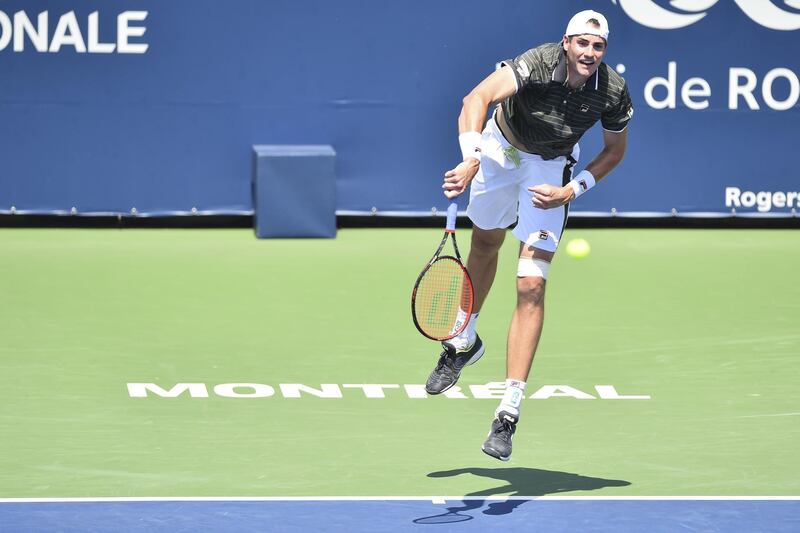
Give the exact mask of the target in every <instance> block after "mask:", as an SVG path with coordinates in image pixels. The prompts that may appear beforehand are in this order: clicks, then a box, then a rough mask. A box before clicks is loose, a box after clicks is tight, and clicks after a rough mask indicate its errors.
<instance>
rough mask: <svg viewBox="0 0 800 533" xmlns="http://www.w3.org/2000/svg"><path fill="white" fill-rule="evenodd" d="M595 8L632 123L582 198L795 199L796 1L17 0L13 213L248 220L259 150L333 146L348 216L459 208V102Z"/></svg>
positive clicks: (6, 140) (10, 174) (592, 150)
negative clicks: (607, 30) (448, 184)
mask: <svg viewBox="0 0 800 533" xmlns="http://www.w3.org/2000/svg"><path fill="white" fill-rule="evenodd" d="M585 8H592V9H597V10H599V11H601V12H603V13H604V14H605V15H606V16H607V18H608V20H609V24H610V27H611V36H610V46H609V48H608V53H607V57H606V62H607V63H608V64H609V65H611V66H612V67H614V68H617V69H618V70H619V71H624V73H623V76H624V77H625V78H626V79H627V80H628V83H629V85H630V88H631V93H632V97H633V100H634V106H635V115H634V118H633V121H632V122H631V125H630V130H629V149H628V155H627V157H626V159H625V161H624V162H623V163H622V164H621V166H620V167H618V169H617V170H616V171H615V172H614V173H613V174H612V175H611V176H609V177H608V179H607V180H606V181H604V182H603V183H602V184H601V186H600V187H598V188H596V189H594V190H593V191H592V192H591V193H590V194H587V195H585V196H583V197H582V198H581V199H580V200H578V201H577V202H576V205H575V206H574V210H575V211H578V212H584V213H587V212H600V213H610V212H611V210H612V209H616V210H617V211H618V212H620V213H642V212H644V213H647V212H650V213H670V212H672V210H673V209H675V210H677V211H678V212H679V213H689V212H691V213H702V212H714V213H722V212H730V210H731V209H732V208H735V209H736V210H737V211H739V212H740V213H741V212H752V213H769V214H778V215H780V214H783V215H788V214H790V213H791V212H792V209H793V208H798V211H800V198H799V197H798V196H800V195H799V194H798V192H800V179H798V174H799V173H798V170H797V163H796V160H795V156H796V154H797V149H798V141H799V140H800V128H798V126H800V105H798V98H799V97H800V82H798V74H800V56H799V55H798V54H797V49H798V39H800V0H785V1H781V0H672V1H667V0H583V1H571V0H568V1H565V0H553V1H533V0H528V1H519V0H498V1H493V2H485V1H482V0H459V1H446V0H440V1H435V2H416V1H411V2H389V1H381V2H368V1H358V0H341V1H337V2H328V1H316V0H312V1H300V0H291V1H290V0H230V1H226V2H222V1H209V0H191V1H189V0H170V1H168V2H167V1H163V0H162V1H149V0H115V1H113V2H108V1H99V0H97V1H96V0H82V1H80V2H78V1H75V0H72V1H66V0H47V1H44V0H26V1H10V0H0V76H2V82H0V138H2V143H0V161H2V166H0V211H3V212H8V211H9V210H10V209H11V206H14V207H15V208H16V210H17V212H26V211H27V212H61V211H69V210H70V209H71V208H72V207H75V208H76V209H77V210H78V212H80V213H90V212H122V213H128V212H130V210H131V208H134V207H135V208H136V209H137V210H138V212H140V213H165V212H189V211H190V210H191V209H192V208H193V207H195V208H197V209H198V210H199V211H201V212H217V213H244V212H250V211H251V210H252V199H251V193H250V176H251V161H252V160H251V147H252V145H254V144H330V145H332V146H333V147H334V148H335V150H336V152H337V154H338V157H337V174H338V179H337V209H338V211H339V212H340V213H348V212H365V211H370V210H371V209H372V208H373V207H375V208H377V209H378V211H379V212H380V213H392V212H421V211H430V209H431V207H434V206H438V207H442V206H443V205H444V200H443V198H442V196H441V192H440V181H441V178H440V177H441V175H442V173H443V172H444V171H445V170H447V169H448V168H450V167H452V166H453V165H454V164H455V163H456V162H457V161H458V159H459V158H460V156H459V150H458V143H457V130H456V119H457V116H458V113H459V110H460V105H461V98H462V97H463V96H464V95H465V94H466V93H467V92H468V91H469V90H470V89H471V88H472V87H473V86H474V85H475V84H476V83H477V82H478V81H480V80H481V79H482V78H483V77H485V76H486V75H488V74H489V73H490V72H491V71H492V70H493V69H494V68H495V64H496V62H497V61H499V60H502V59H505V58H508V57H513V56H516V55H517V54H519V53H521V52H522V51H524V50H526V49H528V48H531V47H533V46H535V45H538V44H540V43H543V42H548V41H556V40H558V39H560V38H561V36H562V34H563V31H564V28H565V26H566V22H567V20H568V19H569V17H570V16H571V15H572V14H573V13H574V12H576V11H578V10H580V9H585ZM600 147H601V130H599V129H598V128H595V129H594V130H592V131H590V132H588V133H587V135H586V136H585V137H584V140H583V141H582V143H581V148H582V150H581V153H582V157H583V161H582V162H581V164H579V166H578V168H582V166H583V165H584V164H586V163H587V162H588V161H589V160H590V159H591V157H593V156H594V154H596V153H597V151H599V149H600Z"/></svg>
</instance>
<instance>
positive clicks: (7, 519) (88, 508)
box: [0, 497, 800, 532]
mask: <svg viewBox="0 0 800 533" xmlns="http://www.w3.org/2000/svg"><path fill="white" fill-rule="evenodd" d="M493 527H502V528H512V527H513V528H515V530H518V531H608V532H611V531H626V532H627V531H648V532H652V531H747V532H753V531H770V532H772V531H778V532H782V531H786V532H789V531H792V532H796V531H800V499H798V498H796V497H792V498H769V499H767V498H763V499H756V498H752V499H748V498H744V497H743V498H727V499H713V498H699V499H698V498H692V499H682V498H669V499H659V498H637V499H615V498H589V499H585V498H547V497H544V498H530V499H484V498H467V499H458V498H453V499H448V498H426V499H421V498H416V499H402V498H379V497H376V498H350V499H343V498H318V499H312V498H242V499H224V498H187V499H185V500H184V499H166V498H165V499H157V498H156V499H145V498H141V499H138V498H130V499H113V498H109V499H85V500H81V499H53V500H22V499H18V500H14V499H8V500H3V501H2V502H1V503H0V531H4V532H6V531H9V532H17V531H19V532H23V531H25V532H27V531H155V530H159V531H176V532H177V531H193V532H194V531H237V532H243V531H485V530H487V529H488V528H493Z"/></svg>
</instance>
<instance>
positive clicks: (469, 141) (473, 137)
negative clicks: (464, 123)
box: [458, 131, 481, 161]
mask: <svg viewBox="0 0 800 533" xmlns="http://www.w3.org/2000/svg"><path fill="white" fill-rule="evenodd" d="M458 144H459V145H460V146H461V156H462V157H463V159H464V161H466V160H467V159H468V158H470V157H472V158H475V159H477V160H478V161H480V160H481V134H480V133H478V132H477V131H468V132H466V133H462V134H461V135H459V136H458Z"/></svg>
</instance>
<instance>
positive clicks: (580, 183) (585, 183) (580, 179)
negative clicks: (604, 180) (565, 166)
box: [568, 170, 597, 198]
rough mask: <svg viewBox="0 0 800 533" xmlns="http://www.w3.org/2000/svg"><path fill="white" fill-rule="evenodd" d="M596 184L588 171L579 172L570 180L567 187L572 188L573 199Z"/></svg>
mask: <svg viewBox="0 0 800 533" xmlns="http://www.w3.org/2000/svg"><path fill="white" fill-rule="evenodd" d="M596 183H597V182H596V181H595V180H594V176H592V173H591V172H589V171H588V170H581V171H580V172H579V173H578V175H577V176H575V177H574V178H572V180H570V182H569V184H568V185H569V186H570V187H572V190H573V191H575V198H577V197H578V196H580V195H581V194H583V193H585V192H586V191H588V190H589V189H591V188H592V187H594V186H595V184H596Z"/></svg>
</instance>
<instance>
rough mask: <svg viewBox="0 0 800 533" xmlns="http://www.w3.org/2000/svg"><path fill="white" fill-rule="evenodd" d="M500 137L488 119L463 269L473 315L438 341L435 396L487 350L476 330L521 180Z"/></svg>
mask: <svg viewBox="0 0 800 533" xmlns="http://www.w3.org/2000/svg"><path fill="white" fill-rule="evenodd" d="M498 135H500V134H499V132H498V131H497V129H496V126H495V125H494V124H493V122H492V121H490V123H489V124H487V127H486V129H485V130H484V132H483V138H482V141H481V142H482V144H481V148H482V155H481V167H480V169H479V170H478V173H477V174H476V175H475V179H474V180H473V181H472V185H471V186H470V201H469V205H468V207H467V215H468V216H469V217H470V219H471V220H472V222H473V226H474V229H473V232H472V246H471V249H470V253H469V257H468V258H467V270H468V271H469V273H470V277H471V278H472V283H473V287H474V295H475V298H474V307H473V310H472V315H471V316H470V317H467V313H466V310H463V309H462V310H460V312H459V316H458V319H457V322H456V326H455V329H460V328H461V324H462V323H463V322H461V321H463V320H468V319H469V322H468V323H467V327H466V328H464V331H462V332H461V333H460V334H459V335H458V336H457V337H454V338H453V339H450V340H449V341H446V342H443V343H442V353H441V354H440V355H439V360H438V362H437V364H436V367H435V368H434V369H433V371H432V372H431V374H430V375H429V376H428V380H427V382H426V384H425V390H426V391H428V393H429V394H439V393H441V392H444V391H446V390H447V389H449V388H450V387H452V386H453V385H455V383H456V381H457V380H458V378H459V376H460V375H461V370H462V369H463V368H464V367H465V366H466V365H469V364H472V363H474V362H476V361H477V360H478V359H480V358H481V356H483V354H484V352H485V348H484V346H483V341H482V340H481V338H480V336H479V335H478V333H477V331H476V329H475V326H476V324H477V319H478V313H479V312H480V309H481V308H482V306H483V303H484V301H485V300H486V296H487V294H488V293H489V289H490V288H491V286H492V282H493V281H494V276H495V273H496V272H497V256H498V251H499V249H500V247H501V246H502V244H503V240H504V239H505V233H506V230H505V228H507V227H508V226H509V225H511V224H512V223H513V222H514V220H516V218H517V198H518V195H519V181H520V176H521V175H520V173H519V172H518V171H517V168H516V166H515V165H514V164H513V162H510V161H508V160H506V156H505V154H504V153H503V145H502V144H501V139H500V138H499V137H498ZM502 142H505V141H504V140H502Z"/></svg>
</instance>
